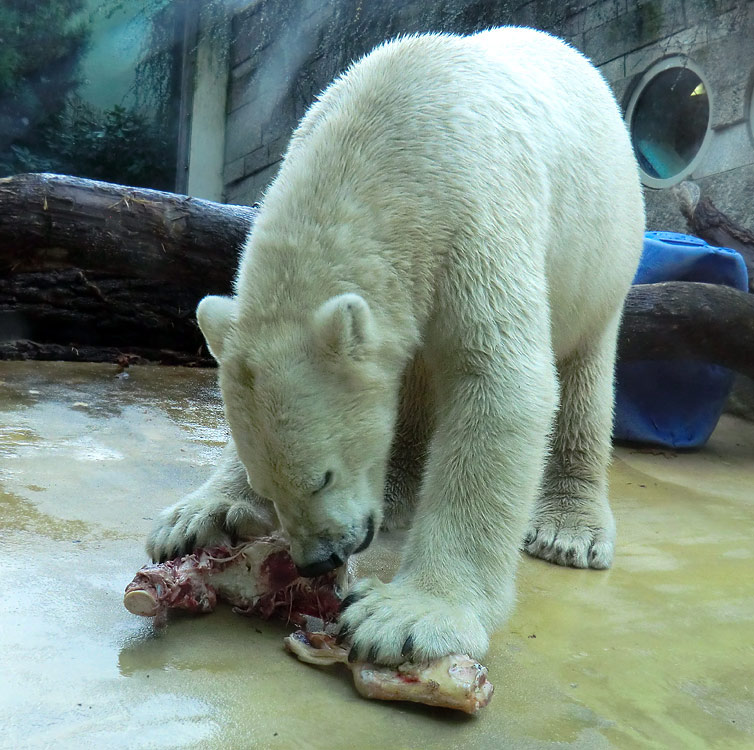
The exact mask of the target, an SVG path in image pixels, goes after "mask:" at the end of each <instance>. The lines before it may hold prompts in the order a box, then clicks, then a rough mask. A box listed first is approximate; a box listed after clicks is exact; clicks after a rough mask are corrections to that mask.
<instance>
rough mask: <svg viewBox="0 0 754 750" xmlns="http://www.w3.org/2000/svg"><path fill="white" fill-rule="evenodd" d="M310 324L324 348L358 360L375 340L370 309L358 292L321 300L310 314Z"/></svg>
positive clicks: (332, 352)
mask: <svg viewBox="0 0 754 750" xmlns="http://www.w3.org/2000/svg"><path fill="white" fill-rule="evenodd" d="M314 327H315V331H316V335H317V337H318V339H319V342H320V344H321V345H322V347H323V348H324V349H325V351H327V352H329V353H331V354H336V355H341V356H347V357H350V358H351V359H362V358H363V357H364V355H365V354H366V353H367V350H368V349H369V348H370V344H372V343H373V341H374V339H375V331H374V318H373V317H372V311H371V310H370V309H369V305H368V304H367V302H366V300H365V299H364V298H363V297H360V296H359V295H358V294H340V295H338V296H337V297H332V298H331V299H329V300H327V302H324V303H323V304H322V305H321V306H320V308H319V309H318V310H317V312H316V313H315V315H314Z"/></svg>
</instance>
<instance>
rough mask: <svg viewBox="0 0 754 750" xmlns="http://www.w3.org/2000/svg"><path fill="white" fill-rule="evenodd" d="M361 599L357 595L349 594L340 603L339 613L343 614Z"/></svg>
mask: <svg viewBox="0 0 754 750" xmlns="http://www.w3.org/2000/svg"><path fill="white" fill-rule="evenodd" d="M359 599H361V596H359V595H357V594H349V595H348V596H347V597H346V598H345V599H344V600H343V601H342V602H341V603H340V611H341V612H345V611H346V610H347V609H348V608H349V607H350V606H351V605H352V604H354V603H355V602H357V601H359Z"/></svg>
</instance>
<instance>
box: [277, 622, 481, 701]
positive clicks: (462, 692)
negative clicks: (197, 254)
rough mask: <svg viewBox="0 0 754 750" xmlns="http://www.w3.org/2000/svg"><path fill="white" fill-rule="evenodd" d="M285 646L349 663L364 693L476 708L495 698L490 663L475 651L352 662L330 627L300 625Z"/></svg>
mask: <svg viewBox="0 0 754 750" xmlns="http://www.w3.org/2000/svg"><path fill="white" fill-rule="evenodd" d="M285 647H286V648H287V649H288V650H289V651H290V652H291V653H293V654H295V655H296V656H297V657H298V658H299V659H300V660H301V661H304V662H307V663H308V664H318V665H320V666H324V665H327V664H336V663H338V662H342V663H343V664H346V665H347V666H348V667H349V668H350V669H351V672H352V674H353V680H354V685H355V686H356V690H358V692H359V693H360V694H361V695H363V696H364V697H365V698H376V699H377V700H386V701H412V702H413V703H425V704H427V705H429V706H442V707H444V708H455V709H457V710H459V711H465V712H466V713H468V714H475V713H477V711H479V709H480V708H484V707H485V706H486V705H487V704H488V703H489V702H490V699H491V698H492V692H493V690H494V688H493V686H492V683H491V682H488V680H487V669H486V667H483V666H482V665H481V664H479V663H478V662H476V661H474V660H473V659H472V658H471V657H469V656H466V655H459V654H451V655H449V656H444V657H443V658H442V659H437V660H435V661H432V662H429V663H426V664H412V663H409V662H406V663H405V664H401V665H400V666H399V667H398V668H397V669H393V668H391V667H381V666H377V665H375V664H368V663H366V662H356V663H353V664H350V663H348V647H347V646H339V645H338V644H337V643H336V642H335V638H334V637H333V636H332V635H329V634H327V633H309V632H304V631H302V630H298V631H296V632H295V633H293V634H292V635H289V636H288V637H287V638H285Z"/></svg>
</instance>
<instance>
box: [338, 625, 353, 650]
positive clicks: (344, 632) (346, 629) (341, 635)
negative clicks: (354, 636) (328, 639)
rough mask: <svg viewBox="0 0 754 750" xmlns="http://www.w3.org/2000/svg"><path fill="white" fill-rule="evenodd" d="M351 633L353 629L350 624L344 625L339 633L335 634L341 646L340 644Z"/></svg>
mask: <svg viewBox="0 0 754 750" xmlns="http://www.w3.org/2000/svg"><path fill="white" fill-rule="evenodd" d="M350 634H351V631H350V629H349V627H348V625H343V626H342V627H341V628H340V630H339V631H338V635H336V636H335V643H337V645H338V646H340V644H341V643H343V641H345V640H346V639H347V638H348V636H349V635H350Z"/></svg>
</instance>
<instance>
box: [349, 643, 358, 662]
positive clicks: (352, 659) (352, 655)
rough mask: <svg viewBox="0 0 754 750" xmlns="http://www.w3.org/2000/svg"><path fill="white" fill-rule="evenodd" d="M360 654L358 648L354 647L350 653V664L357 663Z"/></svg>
mask: <svg viewBox="0 0 754 750" xmlns="http://www.w3.org/2000/svg"><path fill="white" fill-rule="evenodd" d="M358 656H359V652H358V650H357V649H356V646H352V647H351V650H350V651H349V652H348V663H349V664H353V663H354V662H355V661H358V660H359V659H358Z"/></svg>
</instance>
